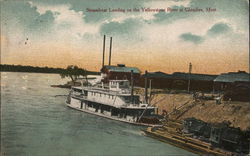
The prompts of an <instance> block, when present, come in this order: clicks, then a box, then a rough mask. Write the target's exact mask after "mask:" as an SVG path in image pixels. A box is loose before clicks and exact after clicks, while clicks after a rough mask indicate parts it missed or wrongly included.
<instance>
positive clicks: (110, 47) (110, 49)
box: [109, 37, 112, 66]
mask: <svg viewBox="0 0 250 156" xmlns="http://www.w3.org/2000/svg"><path fill="white" fill-rule="evenodd" d="M111 51H112V37H110V46H109V66H110V65H111Z"/></svg>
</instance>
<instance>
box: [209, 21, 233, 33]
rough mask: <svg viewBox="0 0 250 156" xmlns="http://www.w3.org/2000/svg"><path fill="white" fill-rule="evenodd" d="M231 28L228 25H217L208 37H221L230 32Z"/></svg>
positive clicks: (212, 28)
mask: <svg viewBox="0 0 250 156" xmlns="http://www.w3.org/2000/svg"><path fill="white" fill-rule="evenodd" d="M230 30H231V28H230V27H229V25H228V24H226V23H216V24H214V25H213V26H212V27H211V28H210V29H209V30H208V31H207V34H208V35H220V34H225V33H227V32H229V31H230Z"/></svg>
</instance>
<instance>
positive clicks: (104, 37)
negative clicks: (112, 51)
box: [102, 35, 106, 67]
mask: <svg viewBox="0 0 250 156" xmlns="http://www.w3.org/2000/svg"><path fill="white" fill-rule="evenodd" d="M105 39H106V36H105V35H104V36H103V55H102V67H104V58H105Z"/></svg>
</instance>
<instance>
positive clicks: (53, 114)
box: [1, 72, 195, 156]
mask: <svg viewBox="0 0 250 156" xmlns="http://www.w3.org/2000/svg"><path fill="white" fill-rule="evenodd" d="M66 81H67V79H61V78H60V76H59V75H57V74H37V73H11V72H1V154H2V155H3V156H130V155H131V156H167V155H183V156H184V155H185V156H186V155H195V154H193V153H190V152H187V151H185V150H183V149H180V148H177V147H174V146H171V145H168V144H165V143H162V142H160V141H158V140H154V139H152V138H149V137H146V136H144V135H143V134H142V133H141V131H140V130H141V129H142V128H143V127H140V126H134V125H129V124H126V123H121V122H118V121H113V120H109V119H105V118H101V117H97V116H94V115H90V114H86V113H84V112H79V111H76V110H73V109H70V108H68V107H67V106H66V105H65V100H66V96H64V95H67V94H68V89H62V88H52V87H50V85H52V84H63V83H65V82H66ZM58 95H59V96H58Z"/></svg>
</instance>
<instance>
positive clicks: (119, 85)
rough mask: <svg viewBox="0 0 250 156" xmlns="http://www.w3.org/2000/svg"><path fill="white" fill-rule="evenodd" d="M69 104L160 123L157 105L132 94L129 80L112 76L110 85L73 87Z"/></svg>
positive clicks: (120, 118) (92, 111)
mask: <svg viewBox="0 0 250 156" xmlns="http://www.w3.org/2000/svg"><path fill="white" fill-rule="evenodd" d="M66 103H67V106H68V107H70V108H73V109H76V110H79V111H83V112H86V113H90V114H94V115H98V116H101V117H105V118H109V119H113V120H117V121H122V122H126V123H131V124H136V125H144V126H154V125H160V121H159V119H158V118H157V115H156V114H155V111H156V109H157V108H156V107H153V106H150V105H149V104H147V103H146V102H142V101H141V100H140V96H139V95H133V87H130V85H129V81H128V80H111V81H110V82H109V83H108V85H104V84H103V83H102V84H101V85H97V86H85V87H83V86H78V87H72V89H71V91H70V93H69V95H68V98H67V101H66Z"/></svg>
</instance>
